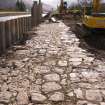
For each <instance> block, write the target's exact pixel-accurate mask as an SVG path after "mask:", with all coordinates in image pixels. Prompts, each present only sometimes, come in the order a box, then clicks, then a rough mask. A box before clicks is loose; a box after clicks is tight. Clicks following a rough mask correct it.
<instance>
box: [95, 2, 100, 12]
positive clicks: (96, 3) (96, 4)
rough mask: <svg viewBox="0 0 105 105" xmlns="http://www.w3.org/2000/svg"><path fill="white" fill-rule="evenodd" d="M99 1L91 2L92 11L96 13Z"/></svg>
mask: <svg viewBox="0 0 105 105" xmlns="http://www.w3.org/2000/svg"><path fill="white" fill-rule="evenodd" d="M100 1H101V0H93V11H94V12H97V11H98V10H99V8H100Z"/></svg>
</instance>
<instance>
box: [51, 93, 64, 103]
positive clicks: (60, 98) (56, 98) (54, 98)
mask: <svg viewBox="0 0 105 105" xmlns="http://www.w3.org/2000/svg"><path fill="white" fill-rule="evenodd" d="M49 100H50V101H56V102H58V101H64V94H63V93H61V92H55V93H54V94H53V95H51V96H50V98H49Z"/></svg>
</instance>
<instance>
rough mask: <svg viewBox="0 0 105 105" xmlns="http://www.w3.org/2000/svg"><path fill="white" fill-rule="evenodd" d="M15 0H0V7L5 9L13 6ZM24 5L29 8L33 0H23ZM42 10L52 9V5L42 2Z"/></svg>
mask: <svg viewBox="0 0 105 105" xmlns="http://www.w3.org/2000/svg"><path fill="white" fill-rule="evenodd" d="M16 1H17V0H10V1H9V0H0V9H7V8H15V5H16ZM23 1H24V3H25V5H26V7H27V8H28V9H31V7H32V4H33V0H30V1H29V0H23ZM42 8H43V12H49V11H52V6H50V5H48V4H45V3H42Z"/></svg>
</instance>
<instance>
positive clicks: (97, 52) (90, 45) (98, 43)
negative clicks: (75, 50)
mask: <svg viewBox="0 0 105 105" xmlns="http://www.w3.org/2000/svg"><path fill="white" fill-rule="evenodd" d="M63 22H64V24H65V25H67V26H69V27H70V31H73V33H75V35H76V36H77V38H78V39H79V40H80V44H79V47H81V48H82V49H85V50H86V51H88V52H90V53H91V54H94V56H95V58H96V59H99V60H103V59H105V35H102V34H101V33H100V34H95V33H93V35H90V36H87V37H84V38H83V37H80V34H79V33H78V32H77V30H75V26H76V23H77V22H78V20H74V19H64V20H63ZM79 22H80V21H79ZM67 33H69V32H67Z"/></svg>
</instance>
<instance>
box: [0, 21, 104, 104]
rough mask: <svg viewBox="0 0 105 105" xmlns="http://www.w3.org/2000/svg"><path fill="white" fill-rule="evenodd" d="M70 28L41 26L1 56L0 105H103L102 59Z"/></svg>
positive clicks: (56, 25) (60, 24)
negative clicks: (24, 42)
mask: <svg viewBox="0 0 105 105" xmlns="http://www.w3.org/2000/svg"><path fill="white" fill-rule="evenodd" d="M71 27H72V25H71V26H70V27H68V26H67V25H66V24H64V23H63V22H61V21H60V22H59V23H49V24H46V23H42V24H41V25H39V26H38V27H37V30H35V33H36V34H37V35H35V36H34V35H33V37H32V38H31V39H30V40H27V41H26V44H25V45H17V46H14V47H13V48H12V49H10V50H8V53H7V54H6V55H3V56H2V57H0V105H105V61H104V58H103V59H102V60H101V59H98V58H100V57H97V56H100V54H97V55H96V54H94V51H93V50H94V49H92V48H91V49H92V51H90V50H89V49H88V47H89V48H90V46H87V47H84V46H83V45H81V43H85V42H83V41H82V42H81V40H80V39H79V38H78V37H77V36H76V35H75V34H74V33H73V32H72V30H71ZM103 52H104V51H103ZM104 55H105V54H104Z"/></svg>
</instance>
